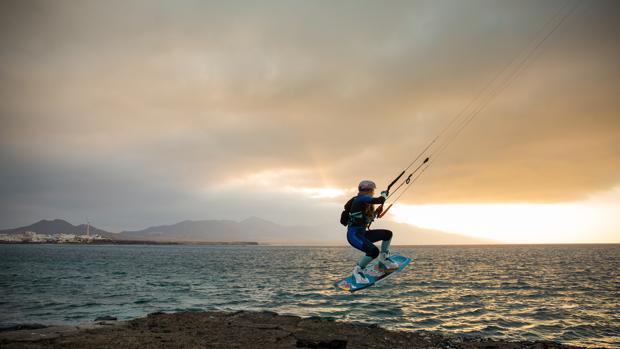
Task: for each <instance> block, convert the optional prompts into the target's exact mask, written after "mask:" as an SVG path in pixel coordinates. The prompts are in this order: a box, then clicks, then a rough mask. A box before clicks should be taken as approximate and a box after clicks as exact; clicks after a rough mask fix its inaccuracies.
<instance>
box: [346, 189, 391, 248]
mask: <svg viewBox="0 0 620 349" xmlns="http://www.w3.org/2000/svg"><path fill="white" fill-rule="evenodd" d="M384 202H385V198H384V197H382V196H380V197H377V198H373V197H372V196H370V195H358V196H356V197H354V198H352V199H351V200H349V202H347V204H346V205H345V209H346V208H347V206H349V212H350V214H349V224H348V225H347V241H349V243H350V244H351V246H353V247H355V248H357V249H358V250H360V251H362V252H364V253H366V256H368V257H370V258H373V259H374V258H377V256H379V249H378V248H377V246H375V244H373V242H377V241H390V240H391V239H392V232H391V231H390V230H387V229H368V228H367V227H368V224H369V223H370V222H371V221H372V220H373V219H374V206H373V205H375V204H382V203H384Z"/></svg>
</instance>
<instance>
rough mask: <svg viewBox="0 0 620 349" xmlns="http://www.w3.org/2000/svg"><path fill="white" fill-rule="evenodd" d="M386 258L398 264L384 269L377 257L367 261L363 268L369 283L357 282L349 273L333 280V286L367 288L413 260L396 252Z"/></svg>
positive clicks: (349, 289) (348, 288)
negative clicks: (394, 267) (395, 267)
mask: <svg viewBox="0 0 620 349" xmlns="http://www.w3.org/2000/svg"><path fill="white" fill-rule="evenodd" d="M388 259H389V260H391V261H392V262H394V263H396V264H398V268H397V269H394V270H385V269H383V268H382V267H380V266H379V261H378V260H377V259H374V260H373V261H372V262H370V263H368V265H367V266H366V268H364V274H365V275H366V277H367V278H368V281H370V282H369V283H367V284H358V283H357V282H355V278H354V277H353V275H349V276H348V277H346V278H344V279H342V280H340V281H337V282H335V283H334V286H336V287H337V288H339V289H341V290H344V291H349V292H355V291H359V290H362V289H365V288H368V287H370V286H372V285H374V284H376V283H377V282H379V281H381V280H384V279H386V278H387V277H389V276H391V275H394V274H396V273H398V272H400V271H401V270H403V269H405V267H406V266H407V265H409V263H411V261H412V260H413V259H411V258H409V257H405V256H401V255H398V254H395V255H391V256H390V257H389V258H388Z"/></svg>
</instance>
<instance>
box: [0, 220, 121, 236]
mask: <svg viewBox="0 0 620 349" xmlns="http://www.w3.org/2000/svg"><path fill="white" fill-rule="evenodd" d="M27 231H33V232H35V233H38V234H62V233H64V234H79V235H81V234H86V224H80V225H73V224H71V223H69V222H67V221H65V220H62V219H54V220H46V219H43V220H40V221H38V222H36V223H34V224H31V225H28V226H24V227H19V228H12V229H5V230H0V234H23V233H25V232H27ZM90 233H91V234H99V235H101V236H104V237H111V238H113V237H114V236H116V234H114V233H110V232H107V231H105V230H103V229H99V228H97V227H93V226H92V225H91V226H90Z"/></svg>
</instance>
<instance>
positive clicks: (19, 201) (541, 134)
mask: <svg viewBox="0 0 620 349" xmlns="http://www.w3.org/2000/svg"><path fill="white" fill-rule="evenodd" d="M570 11H572V12H570ZM563 13H569V14H570V15H568V16H567V17H566V19H565V21H564V22H563V23H562V25H561V26H559V27H558V29H557V30H556V31H554V32H553V34H552V35H551V36H550V37H549V38H548V39H547V40H546V41H545V42H544V45H542V46H541V47H540V49H539V50H537V51H536V52H535V53H536V54H534V55H533V56H532V57H531V59H530V60H529V61H528V64H527V66H526V69H523V70H522V71H521V72H520V73H519V74H518V76H517V77H516V78H515V79H514V81H511V83H510V84H509V85H507V86H506V87H505V88H504V89H503V90H502V91H501V93H499V94H498V95H497V97H495V98H494V99H492V100H491V101H490V103H489V104H488V105H487V106H486V107H485V108H484V110H483V111H482V112H481V113H480V114H479V115H478V116H476V118H475V119H474V120H473V121H472V122H471V123H470V124H469V125H468V126H467V128H465V129H464V130H463V132H462V133H460V134H459V135H458V137H456V138H454V140H453V141H452V142H451V143H450V144H449V146H448V147H446V148H445V150H444V151H443V152H442V153H441V156H440V157H437V158H436V159H435V158H433V162H432V166H431V167H429V168H428V170H427V171H426V172H424V173H423V175H422V177H420V179H419V180H418V181H417V182H416V184H415V186H414V187H412V188H411V189H410V190H409V191H408V192H407V194H406V195H405V196H404V197H403V198H402V199H401V203H402V204H401V205H399V206H397V207H396V206H395V208H394V212H393V214H392V215H391V216H389V217H387V218H386V219H393V220H397V221H401V222H408V223H411V224H415V225H418V226H421V227H425V228H434V229H441V230H445V231H451V232H459V233H463V234H469V235H477V236H485V237H494V238H496V239H499V240H503V241H509V242H588V241H589V242H620V223H619V222H618V221H619V220H618V218H615V217H618V216H620V98H619V97H618V96H620V64H619V63H618V62H620V40H618V38H619V37H620V3H618V2H617V1H587V2H575V1H573V0H562V1H544V2H540V1H402V2H399V1H389V2H379V1H374V2H365V1H343V2H337V3H334V2H330V1H305V2H302V1H256V2H255V1H245V2H234V1H226V2H219V3H218V2H207V1H2V2H1V3H0V41H1V46H0V164H1V167H0V223H1V224H0V225H1V226H2V227H7V228H8V227H14V226H19V225H26V224H30V223H32V222H34V221H37V220H39V219H44V218H47V219H50V218H64V219H67V220H69V221H71V222H73V223H76V224H77V223H81V222H84V221H85V220H86V219H87V218H88V219H89V220H90V221H91V222H93V224H95V225H96V226H98V227H101V228H104V229H107V230H110V231H119V230H123V229H140V228H144V227H146V226H149V225H156V224H167V223H174V222H177V221H180V220H184V219H220V218H227V219H243V218H246V217H248V216H259V217H263V218H266V219H270V220H273V221H275V222H278V223H282V224H324V223H334V224H338V223H337V219H338V215H339V213H340V212H339V211H340V207H341V206H342V204H343V203H344V202H345V201H346V200H347V199H348V197H349V196H350V195H352V194H353V193H354V190H355V187H356V185H357V183H358V182H359V181H360V180H362V179H373V180H375V181H376V182H377V183H378V184H379V186H380V187H382V186H384V185H385V184H386V183H387V182H388V181H389V180H390V179H391V177H393V176H394V175H396V174H398V172H399V171H400V170H401V169H402V168H403V167H404V166H406V165H407V164H408V163H409V161H411V160H412V158H413V157H415V155H417V153H418V152H419V151H420V150H421V149H423V148H424V146H425V145H426V144H428V143H429V142H430V141H431V140H432V139H433V138H434V137H435V136H436V135H437V134H438V133H439V132H440V130H441V129H442V128H443V127H444V126H445V125H446V124H447V123H448V122H449V121H450V120H452V119H453V118H454V116H455V115H457V114H458V112H459V111H461V110H462V109H463V108H464V106H466V105H467V104H468V103H469V102H470V101H471V100H472V98H474V97H475V96H476V95H477V91H480V90H481V89H482V88H484V86H486V84H488V83H489V82H490V81H493V78H494V77H495V76H496V75H497V74H498V72H502V69H503V68H504V67H505V66H506V65H507V64H509V63H510V62H513V60H514V59H515V58H517V59H518V57H520V55H522V54H523V53H524V52H525V53H527V52H528V51H527V48H528V47H530V46H531V43H532V42H536V41H535V40H536V38H540V37H541V33H543V34H544V33H546V32H547V31H548V30H549V29H550V28H553V26H554V24H555V23H557V22H558V21H559V19H558V18H561V16H562V14H563ZM541 30H542V32H541ZM533 40H534V41H533ZM528 45H529V46H528ZM433 156H434V155H433ZM541 235H544V236H545V237H544V238H541Z"/></svg>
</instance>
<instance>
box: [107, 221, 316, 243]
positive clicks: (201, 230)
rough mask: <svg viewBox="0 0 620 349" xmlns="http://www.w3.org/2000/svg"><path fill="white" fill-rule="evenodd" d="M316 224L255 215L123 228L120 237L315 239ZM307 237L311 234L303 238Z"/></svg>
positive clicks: (257, 239)
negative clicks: (294, 223)
mask: <svg viewBox="0 0 620 349" xmlns="http://www.w3.org/2000/svg"><path fill="white" fill-rule="evenodd" d="M316 234H320V232H319V231H318V228H316V227H303V226H282V225H279V224H276V223H273V222H270V221H267V220H264V219H261V218H258V217H250V218H247V219H245V220H242V221H240V222H236V221H232V220H200V221H183V222H179V223H176V224H171V225H160V226H155V227H149V228H146V229H143V230H137V231H123V232H121V233H120V234H119V237H118V238H119V239H129V240H151V241H258V242H274V241H278V242H281V241H306V240H308V241H316V240H317V239H316V238H312V237H313V236H315V235H316ZM306 237H311V238H309V239H306Z"/></svg>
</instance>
